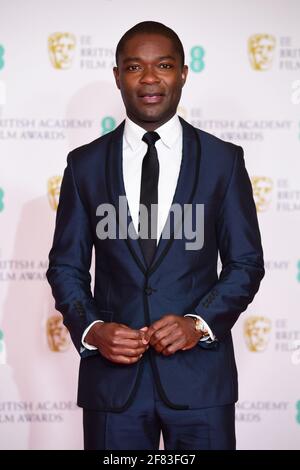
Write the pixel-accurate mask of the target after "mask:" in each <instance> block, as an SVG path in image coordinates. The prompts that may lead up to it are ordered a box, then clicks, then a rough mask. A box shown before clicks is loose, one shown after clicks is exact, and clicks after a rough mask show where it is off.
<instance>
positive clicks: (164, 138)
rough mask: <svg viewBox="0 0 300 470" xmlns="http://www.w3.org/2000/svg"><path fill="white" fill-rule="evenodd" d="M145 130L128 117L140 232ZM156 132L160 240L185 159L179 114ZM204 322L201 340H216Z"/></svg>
mask: <svg viewBox="0 0 300 470" xmlns="http://www.w3.org/2000/svg"><path fill="white" fill-rule="evenodd" d="M145 132H146V131H145V129H143V128H142V127H140V126H138V125H137V124H135V123H134V122H133V121H131V120H130V119H129V118H128V117H127V118H126V120H125V127H124V134H123V160H122V168H123V180H124V187H125V193H126V197H127V201H128V207H129V210H130V214H131V217H132V222H133V225H134V227H135V229H136V232H138V220H139V203H140V189H141V177H142V162H143V158H144V156H145V154H146V152H147V149H148V146H147V144H146V142H144V141H143V140H142V137H143V135H144V134H145ZM155 132H157V133H158V134H159V136H160V139H159V140H158V141H157V142H156V144H155V147H156V150H157V154H158V161H159V179H158V221H157V243H158V241H159V238H160V234H161V232H162V230H163V228H164V225H165V223H166V220H167V218H168V214H169V210H170V207H171V205H172V201H173V197H174V193H175V189H176V186H177V181H178V176H179V171H180V165H181V159H182V144H183V139H182V126H181V124H180V121H179V118H178V115H177V114H175V115H174V116H173V117H172V118H171V119H170V120H169V121H167V122H166V123H165V124H163V125H162V126H160V127H158V128H157V129H155ZM188 316H193V317H197V318H201V317H199V316H198V315H194V314H188ZM201 320H202V318H201ZM97 321H101V320H97ZM97 321H95V322H93V323H91V324H90V325H89V326H88V328H87V329H86V330H85V331H84V333H83V336H82V344H83V346H84V347H85V348H87V349H91V350H92V349H97V348H95V347H94V346H91V345H89V344H88V343H86V342H85V341H84V338H85V336H86V334H87V332H88V331H89V330H90V328H91V327H92V326H93V325H94V323H96V322H97ZM202 321H203V320H202ZM204 324H205V327H206V330H207V331H208V336H205V337H204V338H202V339H201V340H200V341H206V340H208V339H211V340H214V339H215V337H214V335H213V333H212V331H211V329H210V328H209V326H208V325H207V323H206V322H204Z"/></svg>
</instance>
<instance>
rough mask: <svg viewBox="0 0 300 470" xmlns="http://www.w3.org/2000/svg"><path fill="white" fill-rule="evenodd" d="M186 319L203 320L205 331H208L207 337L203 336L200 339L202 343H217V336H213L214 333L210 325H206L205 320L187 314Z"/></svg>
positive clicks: (198, 316)
mask: <svg viewBox="0 0 300 470" xmlns="http://www.w3.org/2000/svg"><path fill="white" fill-rule="evenodd" d="M184 316H185V317H194V318H199V320H201V321H202V322H203V323H204V326H205V329H206V330H207V333H208V334H207V335H205V336H202V338H201V339H200V341H207V340H209V341H210V342H211V341H215V340H216V337H215V335H214V334H213V332H212V331H211V329H210V327H209V326H208V324H207V323H206V321H205V320H203V318H202V317H200V315H195V314H193V313H187V314H186V315H184Z"/></svg>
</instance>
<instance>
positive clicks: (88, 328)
mask: <svg viewBox="0 0 300 470" xmlns="http://www.w3.org/2000/svg"><path fill="white" fill-rule="evenodd" d="M99 322H100V323H103V321H102V320H96V321H93V323H91V324H90V325H89V326H88V327H87V328H86V329H85V330H84V332H83V335H82V337H81V344H82V345H83V346H84V347H85V349H88V350H89V351H95V350H96V349H98V348H96V346H92V345H91V344H88V343H86V342H85V341H84V338H85V337H86V335H87V334H88V332H89V331H90V329H91V328H92V326H93V325H95V323H99Z"/></svg>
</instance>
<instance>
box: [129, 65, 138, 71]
mask: <svg viewBox="0 0 300 470" xmlns="http://www.w3.org/2000/svg"><path fill="white" fill-rule="evenodd" d="M138 68H139V66H138V65H129V66H128V67H127V70H129V71H130V72H134V71H135V70H138Z"/></svg>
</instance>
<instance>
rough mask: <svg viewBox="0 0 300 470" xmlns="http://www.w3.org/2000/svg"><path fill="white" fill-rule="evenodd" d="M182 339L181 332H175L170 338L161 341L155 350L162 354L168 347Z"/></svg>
mask: <svg viewBox="0 0 300 470" xmlns="http://www.w3.org/2000/svg"><path fill="white" fill-rule="evenodd" d="M180 337H181V333H180V332H179V331H177V330H176V331H173V332H172V333H170V334H169V335H168V336H166V337H165V338H163V339H162V340H160V341H159V342H158V343H156V345H155V346H153V347H154V348H155V350H156V351H157V352H159V353H160V352H162V351H163V350H164V349H165V348H166V347H167V346H171V345H172V344H173V343H175V341H177V340H178V339H179V338H180Z"/></svg>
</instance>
